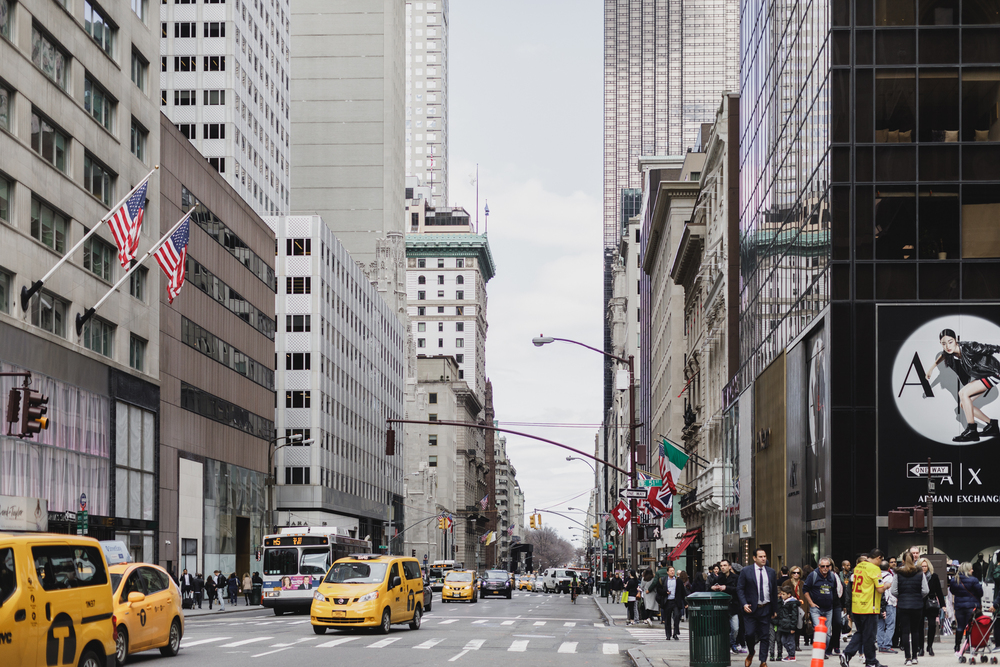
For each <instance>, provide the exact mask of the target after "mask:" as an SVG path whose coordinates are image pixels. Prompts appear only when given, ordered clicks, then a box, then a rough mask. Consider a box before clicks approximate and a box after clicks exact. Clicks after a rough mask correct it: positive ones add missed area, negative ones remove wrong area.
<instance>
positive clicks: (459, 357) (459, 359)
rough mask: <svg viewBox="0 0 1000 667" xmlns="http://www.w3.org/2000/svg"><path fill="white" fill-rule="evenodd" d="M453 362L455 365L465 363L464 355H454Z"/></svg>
mask: <svg viewBox="0 0 1000 667" xmlns="http://www.w3.org/2000/svg"><path fill="white" fill-rule="evenodd" d="M455 361H456V362H457V363H460V364H464V363H465V355H464V354H456V355H455Z"/></svg>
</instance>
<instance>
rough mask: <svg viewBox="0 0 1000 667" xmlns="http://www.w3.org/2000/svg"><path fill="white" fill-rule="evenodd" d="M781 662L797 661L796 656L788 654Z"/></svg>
mask: <svg viewBox="0 0 1000 667" xmlns="http://www.w3.org/2000/svg"><path fill="white" fill-rule="evenodd" d="M781 662H795V657H794V656H790V655H786V656H785V657H784V658H782V659H781Z"/></svg>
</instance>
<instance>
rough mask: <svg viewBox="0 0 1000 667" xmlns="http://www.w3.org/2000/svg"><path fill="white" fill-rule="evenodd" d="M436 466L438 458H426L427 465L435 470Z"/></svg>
mask: <svg viewBox="0 0 1000 667" xmlns="http://www.w3.org/2000/svg"><path fill="white" fill-rule="evenodd" d="M437 464H438V457H436V456H428V457H427V465H429V466H430V467H432V468H437Z"/></svg>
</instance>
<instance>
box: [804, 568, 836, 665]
mask: <svg viewBox="0 0 1000 667" xmlns="http://www.w3.org/2000/svg"><path fill="white" fill-rule="evenodd" d="M843 595H844V583H843V582H842V581H841V580H840V577H838V576H837V575H836V573H834V571H833V559H832V558H830V557H829V556H823V557H822V558H820V559H819V566H818V567H817V568H816V569H815V570H813V571H812V572H810V573H809V576H808V577H806V580H805V582H803V584H802V596H803V599H804V601H805V604H806V606H807V607H808V608H809V617H810V618H811V620H812V624H813V627H814V628H815V627H816V626H817V625H819V619H820V617H821V616H822V617H824V618H826V621H827V628H828V630H827V634H826V636H827V642H826V657H827V658H829V657H830V656H831V655H833V654H834V653H838V654H839V653H840V599H841V598H842V597H843Z"/></svg>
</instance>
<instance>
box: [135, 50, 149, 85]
mask: <svg viewBox="0 0 1000 667" xmlns="http://www.w3.org/2000/svg"><path fill="white" fill-rule="evenodd" d="M148 72H149V63H148V62H146V59H145V58H143V57H142V56H141V55H139V53H138V52H136V51H133V52H132V83H134V84H135V86H136V88H138V89H139V90H141V91H142V92H146V75H147V73H148Z"/></svg>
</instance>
